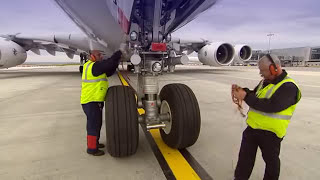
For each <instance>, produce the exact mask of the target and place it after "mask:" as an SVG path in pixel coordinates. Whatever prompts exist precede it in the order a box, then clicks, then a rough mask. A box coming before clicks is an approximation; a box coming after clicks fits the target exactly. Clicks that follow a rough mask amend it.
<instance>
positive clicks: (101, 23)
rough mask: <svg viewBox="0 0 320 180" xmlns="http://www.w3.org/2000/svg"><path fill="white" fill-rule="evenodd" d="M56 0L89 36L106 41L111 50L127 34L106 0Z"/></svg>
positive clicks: (114, 48)
mask: <svg viewBox="0 0 320 180" xmlns="http://www.w3.org/2000/svg"><path fill="white" fill-rule="evenodd" d="M55 1H56V3H57V4H58V5H59V6H60V7H61V8H62V9H63V10H64V11H65V13H66V14H67V15H68V16H69V17H70V18H71V19H72V20H73V21H74V22H75V23H76V24H77V26H78V27H79V28H81V29H82V30H83V31H84V33H86V34H87V35H88V36H89V37H91V38H93V39H95V40H98V39H99V40H102V41H104V42H105V43H106V44H107V47H108V49H110V50H116V49H118V48H119V45H120V43H121V42H122V40H123V37H124V35H125V34H124V32H123V31H122V29H121V26H120V25H119V23H118V22H117V21H116V20H115V18H114V17H113V15H112V14H111V11H110V10H109V8H108V3H107V1H106V0H95V1H87V0H55ZM111 2H112V1H111ZM102 44H103V42H102Z"/></svg>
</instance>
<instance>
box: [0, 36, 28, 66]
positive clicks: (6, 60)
mask: <svg viewBox="0 0 320 180" xmlns="http://www.w3.org/2000/svg"><path fill="white" fill-rule="evenodd" d="M26 59H27V52H26V50H25V49H23V48H22V47H21V46H20V45H19V44H17V43H15V42H13V41H6V40H4V39H0V68H9V67H14V66H17V65H20V64H23V63H24V62H25V61H26Z"/></svg>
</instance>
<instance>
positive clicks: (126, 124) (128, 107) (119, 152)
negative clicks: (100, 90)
mask: <svg viewBox="0 0 320 180" xmlns="http://www.w3.org/2000/svg"><path fill="white" fill-rule="evenodd" d="M105 119H106V120H105V125H106V135H107V150H108V152H109V154H110V155H111V156H113V157H125V156H130V155H132V154H135V153H136V151H137V148H138V143H139V128H138V112H137V104H136V100H135V96H134V92H133V90H132V89H131V88H129V87H126V86H113V87H110V88H109V89H108V92H107V96H106V107H105Z"/></svg>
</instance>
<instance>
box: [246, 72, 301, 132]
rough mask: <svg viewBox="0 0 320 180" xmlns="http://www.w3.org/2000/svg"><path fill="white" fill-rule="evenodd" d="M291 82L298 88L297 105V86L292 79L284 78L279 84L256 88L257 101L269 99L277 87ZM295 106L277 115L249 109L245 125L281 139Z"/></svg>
mask: <svg viewBox="0 0 320 180" xmlns="http://www.w3.org/2000/svg"><path fill="white" fill-rule="evenodd" d="M286 82H292V83H294V84H295V85H296V86H297V88H298V94H297V103H298V102H299V101H300V99H301V92H300V89H299V87H298V85H297V84H296V83H295V82H294V80H293V79H291V78H289V77H288V76H286V77H285V78H284V79H283V80H282V81H281V82H279V83H277V84H269V85H267V86H266V87H264V88H262V85H263V82H261V83H260V84H259V86H258V89H257V92H256V96H257V97H258V98H259V99H263V98H266V99H270V98H271V97H272V95H273V94H274V93H275V92H276V91H277V89H279V87H280V86H281V85H282V84H284V83H286ZM297 103H296V104H294V105H291V106H290V107H288V108H287V109H285V110H283V111H281V112H277V113H266V112H261V111H258V110H256V109H253V108H251V107H250V109H249V111H248V118H247V124H248V125H249V126H250V127H252V128H253V129H262V130H267V131H271V132H274V133H275V134H276V135H277V136H278V137H279V138H283V137H284V136H285V134H286V132H287V127H288V125H289V123H290V119H291V117H292V115H293V112H294V110H295V108H296V105H297Z"/></svg>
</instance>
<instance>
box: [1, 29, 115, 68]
mask: <svg viewBox="0 0 320 180" xmlns="http://www.w3.org/2000/svg"><path fill="white" fill-rule="evenodd" d="M0 37H1V38H0V68H9V67H13V66H17V65H20V64H22V63H24V62H25V60H26V58H27V54H26V51H32V52H34V53H35V54H38V55H40V49H41V50H45V51H47V52H48V53H49V54H51V55H53V56H55V54H56V52H64V53H65V54H66V55H67V56H68V57H69V58H70V59H73V57H74V55H80V53H83V52H88V51H89V50H90V49H98V50H101V51H102V52H103V54H104V55H107V56H110V55H111V54H112V51H110V50H109V49H108V48H107V47H106V45H103V44H101V43H99V42H97V41H95V40H92V39H90V38H88V37H86V36H84V35H80V34H58V35H24V34H7V35H0Z"/></svg>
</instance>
